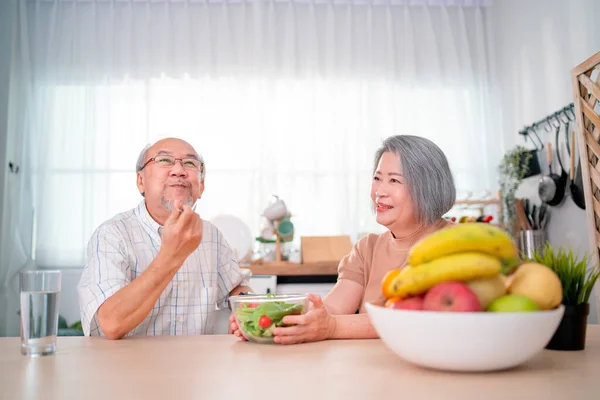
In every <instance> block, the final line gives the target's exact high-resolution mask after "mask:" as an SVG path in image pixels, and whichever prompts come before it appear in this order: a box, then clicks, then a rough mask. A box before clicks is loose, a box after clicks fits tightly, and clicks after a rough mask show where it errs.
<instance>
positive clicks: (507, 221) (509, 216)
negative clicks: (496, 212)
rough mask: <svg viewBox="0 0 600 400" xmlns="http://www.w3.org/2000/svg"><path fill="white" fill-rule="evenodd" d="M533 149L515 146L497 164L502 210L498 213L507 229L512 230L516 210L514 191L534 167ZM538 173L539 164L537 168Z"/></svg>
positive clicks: (530, 173)
mask: <svg viewBox="0 0 600 400" xmlns="http://www.w3.org/2000/svg"><path fill="white" fill-rule="evenodd" d="M533 154H534V153H533V151H531V150H528V149H526V148H525V147H523V146H516V147H514V148H513V149H512V150H510V151H508V152H507V153H506V154H504V157H503V158H502V162H501V163H500V165H499V172H500V193H501V196H502V199H501V200H502V210H501V214H500V221H499V222H500V223H501V224H504V227H505V229H506V230H507V231H509V232H513V231H514V226H515V221H516V216H517V214H516V211H515V193H516V192H517V189H518V188H519V185H520V184H521V182H523V179H524V178H526V177H528V176H531V175H532V173H535V171H533V170H534V169H535V163H532V161H534V160H533ZM537 171H538V173H539V165H538V169H537Z"/></svg>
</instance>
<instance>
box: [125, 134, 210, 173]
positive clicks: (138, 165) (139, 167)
mask: <svg viewBox="0 0 600 400" xmlns="http://www.w3.org/2000/svg"><path fill="white" fill-rule="evenodd" d="M151 146H152V145H151V144H150V143H148V144H147V145H146V146H144V148H143V149H142V151H141V152H140V155H139V156H138V158H137V162H136V163H135V172H136V173H137V172H140V171H141V170H142V168H143V167H144V163H145V162H146V156H147V155H148V149H150V147H151ZM198 159H199V160H200V162H202V165H203V167H202V175H201V176H200V178H201V179H202V180H203V181H204V178H205V177H206V164H205V163H204V159H203V158H202V156H201V155H200V154H198Z"/></svg>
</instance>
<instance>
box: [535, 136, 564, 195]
mask: <svg viewBox="0 0 600 400" xmlns="http://www.w3.org/2000/svg"><path fill="white" fill-rule="evenodd" d="M546 157H547V159H548V170H549V174H548V175H544V176H542V178H541V179H540V184H539V186H538V195H539V196H540V199H541V200H542V201H543V202H544V203H547V204H548V205H550V206H556V205H558V204H560V202H561V201H562V199H563V197H564V195H565V186H564V184H562V185H561V181H560V177H559V176H558V175H556V174H554V173H552V143H550V142H548V144H547V145H546Z"/></svg>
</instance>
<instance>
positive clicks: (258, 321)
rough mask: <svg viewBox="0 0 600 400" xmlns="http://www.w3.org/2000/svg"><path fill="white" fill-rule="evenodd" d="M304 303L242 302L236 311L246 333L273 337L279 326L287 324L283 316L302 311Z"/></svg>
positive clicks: (239, 322) (241, 326)
mask: <svg viewBox="0 0 600 400" xmlns="http://www.w3.org/2000/svg"><path fill="white" fill-rule="evenodd" d="M302 307H303V304H292V303H286V302H284V301H272V302H268V303H242V304H240V306H239V307H238V308H237V309H236V311H235V313H236V316H237V319H238V324H239V325H240V328H241V329H242V331H243V332H244V333H246V335H251V336H254V337H272V336H273V330H274V329H275V328H276V327H278V326H286V324H284V323H283V321H282V320H283V317H285V316H286V315H298V314H301V313H302Z"/></svg>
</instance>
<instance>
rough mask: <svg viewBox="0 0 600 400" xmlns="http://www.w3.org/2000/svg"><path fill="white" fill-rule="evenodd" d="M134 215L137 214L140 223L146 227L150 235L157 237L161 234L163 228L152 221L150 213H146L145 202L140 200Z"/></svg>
mask: <svg viewBox="0 0 600 400" xmlns="http://www.w3.org/2000/svg"><path fill="white" fill-rule="evenodd" d="M136 213H137V214H138V216H139V218H140V220H141V221H142V223H143V224H144V225H145V226H146V227H148V229H149V230H150V231H151V232H152V233H156V234H157V235H158V236H159V237H160V235H161V233H162V230H163V227H162V226H161V225H160V224H159V223H158V222H156V221H155V220H154V218H152V216H151V215H150V213H149V212H148V209H147V208H146V201H145V200H142V201H141V202H140V203H139V204H138V206H137V209H136Z"/></svg>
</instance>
